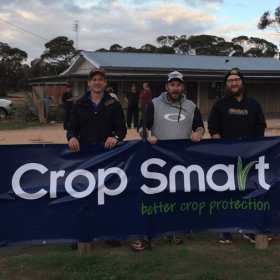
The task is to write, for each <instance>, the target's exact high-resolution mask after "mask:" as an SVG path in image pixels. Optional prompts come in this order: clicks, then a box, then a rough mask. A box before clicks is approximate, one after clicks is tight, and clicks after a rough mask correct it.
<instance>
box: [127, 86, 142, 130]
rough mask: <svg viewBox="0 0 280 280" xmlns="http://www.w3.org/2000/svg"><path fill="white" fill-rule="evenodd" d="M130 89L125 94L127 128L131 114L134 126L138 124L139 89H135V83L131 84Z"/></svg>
mask: <svg viewBox="0 0 280 280" xmlns="http://www.w3.org/2000/svg"><path fill="white" fill-rule="evenodd" d="M130 89H131V90H130V91H129V92H128V93H127V94H126V97H125V101H126V102H127V103H128V108H127V120H126V121H127V128H129V129H130V128H131V122H132V116H133V119H134V128H136V127H137V124H138V114H139V110H138V101H139V91H137V90H136V84H131V86H130Z"/></svg>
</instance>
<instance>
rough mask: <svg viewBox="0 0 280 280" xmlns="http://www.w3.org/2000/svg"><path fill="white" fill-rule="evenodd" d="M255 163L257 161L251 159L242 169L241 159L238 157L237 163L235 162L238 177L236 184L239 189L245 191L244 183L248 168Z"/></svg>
mask: <svg viewBox="0 0 280 280" xmlns="http://www.w3.org/2000/svg"><path fill="white" fill-rule="evenodd" d="M255 163H257V161H252V162H250V163H248V164H247V165H246V167H245V168H244V170H242V160H241V157H238V163H237V179H238V186H239V190H240V191H245V183H246V178H247V174H248V172H249V170H250V168H251V167H252V166H253V165H254V164H255Z"/></svg>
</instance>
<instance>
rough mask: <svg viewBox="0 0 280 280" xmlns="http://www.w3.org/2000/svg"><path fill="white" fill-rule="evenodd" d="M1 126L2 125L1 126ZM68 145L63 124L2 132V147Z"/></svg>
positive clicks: (277, 122) (132, 136) (275, 130)
mask: <svg viewBox="0 0 280 280" xmlns="http://www.w3.org/2000/svg"><path fill="white" fill-rule="evenodd" d="M204 124H205V127H206V133H205V135H204V136H203V138H210V136H209V133H208V129H207V123H204ZM0 125H1V124H0ZM265 136H267V137H268V136H280V119H268V120H267V129H266V132H265ZM137 139H140V136H139V135H138V133H137V132H136V129H128V132H127V136H126V138H125V139H124V140H125V141H129V140H137ZM54 143H58V144H64V143H65V144H66V143H67V140H66V131H65V130H63V124H62V123H54V124H48V125H44V126H38V127H31V128H26V129H21V130H1V131H0V145H16V144H54Z"/></svg>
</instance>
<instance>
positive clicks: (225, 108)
mask: <svg viewBox="0 0 280 280" xmlns="http://www.w3.org/2000/svg"><path fill="white" fill-rule="evenodd" d="M265 128H266V122H265V118H264V114H263V111H262V108H261V105H260V104H259V103H258V102H257V101H256V100H255V99H253V98H250V97H247V95H246V94H245V93H244V94H243V98H242V100H241V101H240V102H238V101H237V100H236V98H235V97H231V96H229V95H226V96H224V97H223V98H221V99H219V100H218V101H217V102H216V103H215V104H214V105H213V108H212V110H211V112H210V115H209V119H208V129H209V133H210V135H211V136H213V135H215V134H220V136H221V137H222V138H240V137H262V136H264V131H265Z"/></svg>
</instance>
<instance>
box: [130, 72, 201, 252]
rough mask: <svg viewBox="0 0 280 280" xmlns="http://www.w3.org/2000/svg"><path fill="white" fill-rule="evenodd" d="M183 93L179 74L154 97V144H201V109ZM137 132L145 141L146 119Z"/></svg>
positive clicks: (149, 122)
mask: <svg viewBox="0 0 280 280" xmlns="http://www.w3.org/2000/svg"><path fill="white" fill-rule="evenodd" d="M183 91H184V81H183V75H182V74H181V73H179V72H177V71H174V72H172V73H170V74H168V79H167V84H166V92H163V93H162V94H161V95H160V96H159V97H157V98H154V99H153V100H152V101H151V102H150V103H149V105H148V108H147V113H146V135H148V130H151V136H150V137H149V138H148V141H149V143H150V144H152V145H154V144H156V143H157V141H158V140H171V139H191V140H192V141H193V142H200V140H201V138H202V136H203V134H204V131H205V130H204V125H203V121H202V117H201V114H200V111H199V109H198V108H197V106H196V105H195V104H194V103H193V102H192V101H190V100H188V99H186V98H185V96H184V94H183V93H182V92H183ZM137 131H138V133H139V134H140V136H141V137H142V138H143V134H144V133H143V132H144V121H143V118H142V119H141V121H140V123H139V124H138V128H137ZM166 238H167V239H169V241H171V242H175V243H176V244H181V243H183V240H182V239H181V238H180V237H179V236H178V235H172V236H167V237H166ZM147 246H148V242H147V240H143V239H137V240H136V241H135V243H134V244H133V248H134V249H135V250H138V251H141V250H144V249H145V248H147ZM152 246H153V244H152Z"/></svg>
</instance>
